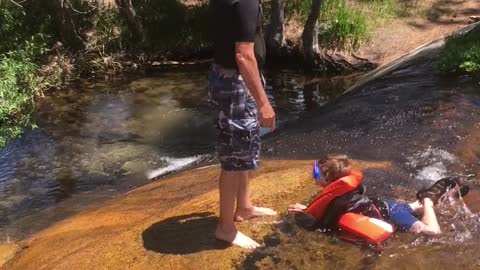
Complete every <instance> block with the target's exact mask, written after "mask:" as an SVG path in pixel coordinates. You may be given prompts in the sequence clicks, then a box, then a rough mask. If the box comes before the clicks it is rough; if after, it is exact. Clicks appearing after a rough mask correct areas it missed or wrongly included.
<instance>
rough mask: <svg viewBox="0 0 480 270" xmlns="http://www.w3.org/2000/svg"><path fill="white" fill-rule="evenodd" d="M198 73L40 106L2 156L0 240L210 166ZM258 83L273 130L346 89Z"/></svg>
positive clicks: (277, 80) (275, 74)
mask: <svg viewBox="0 0 480 270" xmlns="http://www.w3.org/2000/svg"><path fill="white" fill-rule="evenodd" d="M206 72H207V71H206V70H193V71H192V70H189V71H175V72H162V73H160V74H156V75H155V76H153V77H147V78H138V79H119V80H116V81H113V82H88V81H87V82H80V83H78V84H75V85H72V87H70V88H69V89H66V90H64V91H62V92H59V93H57V94H56V95H55V96H49V97H47V98H45V99H44V100H42V101H41V103H40V104H39V108H38V112H37V113H36V114H35V115H34V120H35V122H36V124H37V125H38V128H37V129H35V130H31V131H27V132H26V133H25V135H24V137H23V138H21V139H18V140H15V141H12V142H11V143H10V144H8V145H7V147H6V148H4V149H3V150H2V151H1V152H0V191H1V193H0V242H2V241H7V239H8V240H14V239H21V238H23V237H25V236H26V235H29V234H30V233H33V232H35V231H38V230H40V229H42V228H44V227H46V226H48V225H50V224H51V223H53V222H55V221H57V220H61V219H63V218H64V217H65V216H68V215H70V214H72V213H75V212H77V211H79V210H81V209H83V208H85V207H86V206H88V205H90V204H92V203H95V202H99V201H102V200H105V199H106V198H111V197H112V196H115V195H117V194H119V193H121V192H124V191H126V190H128V189H130V188H133V187H136V186H139V185H142V184H144V183H147V182H148V181H150V180H149V179H150V178H153V177H157V176H159V175H162V174H165V173H168V172H171V171H174V170H178V169H179V168H182V167H185V166H188V165H191V164H195V163H198V162H200V161H202V160H205V159H212V158H213V153H214V148H215V136H216V135H215V129H214V128H212V122H213V121H212V120H213V119H212V113H211V110H210V109H209V106H208V103H207V100H206V94H207V92H206V90H207V89H206ZM266 76H267V82H268V86H267V95H268V96H269V98H270V100H271V101H272V104H273V106H274V108H275V110H276V111H277V118H278V123H279V124H280V125H281V124H282V123H285V122H286V121H289V120H295V119H298V118H299V117H301V115H302V114H303V113H305V112H310V111H312V110H315V109H316V108H318V107H320V106H322V105H323V104H324V103H325V102H327V101H328V100H329V99H330V98H332V97H333V96H335V95H338V94H339V93H341V92H343V90H344V89H345V88H346V86H345V85H341V84H340V85H339V83H338V82H341V81H342V79H341V78H335V79H333V80H329V79H327V78H308V77H305V76H303V75H302V74H299V73H297V72H294V71H271V72H268V73H267V74H266ZM315 80H316V81H315ZM345 81H347V82H348V80H345ZM267 132H268V130H265V129H262V133H267ZM2 235H4V236H3V239H2Z"/></svg>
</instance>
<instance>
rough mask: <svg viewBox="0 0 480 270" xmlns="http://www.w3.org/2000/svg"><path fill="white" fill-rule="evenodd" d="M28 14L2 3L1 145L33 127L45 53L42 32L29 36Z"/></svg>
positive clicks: (0, 57)
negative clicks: (39, 67)
mask: <svg viewBox="0 0 480 270" xmlns="http://www.w3.org/2000/svg"><path fill="white" fill-rule="evenodd" d="M22 18H25V14H23V12H21V11H20V10H18V9H12V8H7V7H5V6H0V37H1V38H2V42H1V43H0V44H1V45H0V147H2V146H4V145H5V143H6V142H7V141H8V140H10V139H11V138H14V137H16V136H18V135H20V134H21V132H22V129H23V128H24V127H31V126H32V124H31V123H30V116H29V112H31V110H32V109H33V105H34V101H33V97H34V95H35V93H36V91H37V90H38V89H39V86H40V84H41V82H40V79H39V78H38V77H37V75H36V74H37V70H38V65H37V64H36V63H38V62H40V61H41V59H42V58H43V56H44V55H45V53H46V51H47V50H46V43H45V37H44V36H43V35H42V34H33V35H30V36H29V31H28V29H31V28H28V27H23V26H24V20H22Z"/></svg>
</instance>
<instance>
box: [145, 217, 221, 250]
mask: <svg viewBox="0 0 480 270" xmlns="http://www.w3.org/2000/svg"><path fill="white" fill-rule="evenodd" d="M217 222H218V218H217V217H216V216H214V214H213V213H210V212H204V213H192V214H189V215H183V216H176V217H171V218H167V219H165V220H162V221H160V222H157V223H155V224H152V226H150V227H149V228H148V229H146V230H145V231H144V232H143V233H142V238H143V246H144V247H145V249H147V250H150V251H155V252H159V253H163V254H191V253H196V252H199V251H204V250H213V249H225V248H227V247H228V246H229V244H228V243H226V242H220V241H218V240H216V239H215V234H214V231H215V226H216V224H217Z"/></svg>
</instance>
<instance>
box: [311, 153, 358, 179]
mask: <svg viewBox="0 0 480 270" xmlns="http://www.w3.org/2000/svg"><path fill="white" fill-rule="evenodd" d="M318 167H319V169H320V171H321V175H322V177H321V178H320V179H318V180H317V184H318V185H320V186H322V187H324V186H326V185H328V184H330V183H331V182H333V181H335V180H337V179H339V178H342V177H344V176H347V175H349V174H350V171H351V169H352V168H351V166H350V161H349V159H348V157H347V155H328V156H325V157H322V158H321V159H319V160H318Z"/></svg>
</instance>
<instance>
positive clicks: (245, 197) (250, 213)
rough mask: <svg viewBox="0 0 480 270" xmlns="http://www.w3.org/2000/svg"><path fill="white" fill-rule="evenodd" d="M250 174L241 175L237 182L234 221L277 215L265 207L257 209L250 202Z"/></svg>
mask: <svg viewBox="0 0 480 270" xmlns="http://www.w3.org/2000/svg"><path fill="white" fill-rule="evenodd" d="M250 176H251V173H250V172H245V173H244V174H242V178H241V179H240V181H239V187H238V193H237V210H236V211H235V216H234V217H235V221H239V222H241V221H244V220H246V219H251V218H255V217H261V216H274V215H276V214H277V212H275V211H274V210H272V209H270V208H266V207H257V206H254V205H253V204H252V202H251V201H250V188H249V186H250Z"/></svg>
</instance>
